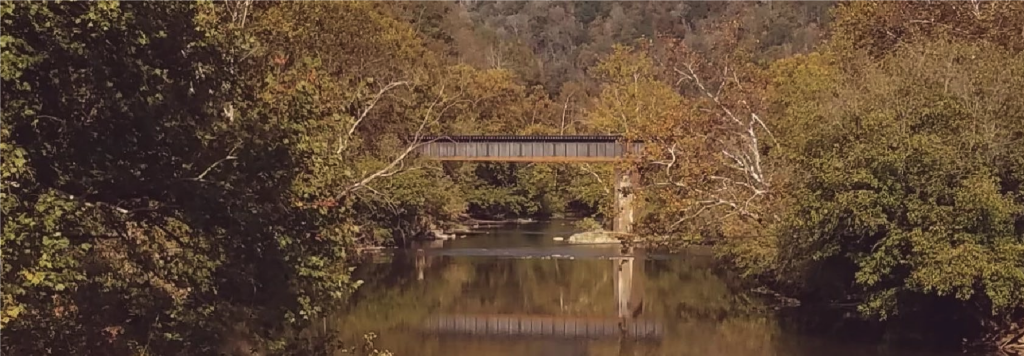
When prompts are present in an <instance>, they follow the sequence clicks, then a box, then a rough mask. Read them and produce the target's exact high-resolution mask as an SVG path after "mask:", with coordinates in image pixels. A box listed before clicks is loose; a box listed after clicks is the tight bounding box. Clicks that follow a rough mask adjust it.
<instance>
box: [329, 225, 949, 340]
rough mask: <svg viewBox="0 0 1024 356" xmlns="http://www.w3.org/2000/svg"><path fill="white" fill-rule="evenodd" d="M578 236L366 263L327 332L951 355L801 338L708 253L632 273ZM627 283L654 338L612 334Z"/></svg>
mask: <svg viewBox="0 0 1024 356" xmlns="http://www.w3.org/2000/svg"><path fill="white" fill-rule="evenodd" d="M572 233H573V229H572V228H571V225H570V224H568V223H567V222H559V221H555V222H550V223H536V224H529V225H514V226H506V227H503V228H496V229H493V230H491V231H489V233H486V234H480V235H476V236H473V237H469V238H465V239H459V240H454V241H446V242H444V243H443V244H440V245H435V246H432V247H423V248H420V249H413V250H409V251H403V252H398V253H395V254H393V255H390V256H387V257H384V258H381V259H378V260H377V261H375V262H369V263H366V264H364V265H363V266H361V267H360V268H359V269H358V270H357V271H356V276H357V277H358V278H360V279H362V280H364V281H366V282H365V284H364V285H363V286H362V287H361V288H360V289H359V291H358V292H357V294H356V296H355V297H354V298H353V300H352V302H351V304H350V305H348V306H347V307H346V308H343V310H341V311H339V313H338V316H336V317H333V318H330V319H329V320H328V321H327V323H326V324H325V325H324V328H325V331H328V332H331V333H335V334H336V335H341V336H343V338H345V339H348V340H358V339H360V338H361V336H362V335H363V334H364V333H366V332H374V333H376V334H378V335H379V336H380V337H379V339H378V340H377V341H376V345H377V347H379V348H382V349H387V350H390V351H392V352H394V353H395V354H396V355H415V356H432V355H480V356H499V355H537V356H541V355H552V356H570V355H700V356H707V355H721V356H741V355H743V356H746V355H750V356H754V355H758V356H760V355H779V356H782V355H786V356H789V355H792V356H801V355H807V356H811V355H814V356H817V355H829V356H847V355H848V356H854V355H857V356H859V355H909V356H913V355H943V354H940V353H925V352H910V351H907V350H896V349H891V348H885V347H881V346H878V345H875V344H866V343H856V342H852V341H840V340H837V339H834V338H823V337H811V336H807V335H802V334H799V333H797V332H795V331H792V330H793V328H788V327H786V325H783V323H782V322H780V321H779V320H778V319H777V318H775V317H774V316H773V314H772V313H771V310H770V308H766V307H765V306H764V305H763V304H762V302H761V300H759V299H758V298H757V297H755V296H753V295H750V294H749V293H747V292H745V291H743V290H741V289H739V288H737V287H735V283H733V281H732V280H731V279H730V278H729V277H727V276H726V275H725V274H724V273H721V272H718V271H716V270H715V269H714V268H713V264H712V261H711V260H710V257H708V256H706V255H700V254H691V255H682V256H680V255H677V256H668V255H646V254H638V255H636V257H637V259H635V260H634V261H633V263H634V264H633V265H631V267H630V271H632V273H631V274H630V276H631V279H630V278H627V277H623V273H624V272H620V271H619V269H618V268H620V267H618V266H620V264H619V263H621V262H622V261H625V260H628V258H627V259H623V257H629V256H627V255H624V254H623V252H622V251H621V248H620V247H619V246H617V245H571V244H567V243H565V242H559V241H555V240H554V239H553V238H554V237H568V236H569V235H571V234H572ZM622 278H627V279H630V280H631V281H632V282H631V283H632V284H631V285H630V288H629V290H630V292H628V293H627V292H622V291H621V290H620V291H619V293H627V294H628V296H629V298H626V299H629V301H630V308H631V309H630V310H629V313H630V314H631V315H630V317H632V318H633V319H632V320H634V321H635V322H636V323H640V324H643V325H647V327H648V328H649V329H650V330H652V331H651V332H649V333H647V334H645V335H647V336H646V337H644V336H643V335H640V334H643V333H640V334H637V333H633V334H629V333H627V334H626V335H625V336H623V334H621V333H616V332H611V333H609V332H607V331H608V330H607V329H605V327H607V326H608V325H609V324H608V323H609V322H612V323H615V322H617V321H618V320H619V319H618V318H617V316H618V314H617V313H619V310H620V309H618V304H617V302H618V301H620V300H621V299H622V298H617V296H618V294H617V291H616V288H617V286H619V284H617V283H618V281H619V280H620V279H622ZM623 295H626V294H623ZM638 328H639V327H638ZM616 330H618V329H616ZM638 330H639V329H638ZM653 330H657V332H654V331H653ZM637 335H639V336H637ZM953 354H957V355H962V354H961V353H949V354H948V355H953Z"/></svg>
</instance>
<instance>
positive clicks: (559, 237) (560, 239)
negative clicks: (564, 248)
mask: <svg viewBox="0 0 1024 356" xmlns="http://www.w3.org/2000/svg"><path fill="white" fill-rule="evenodd" d="M552 240H555V241H562V240H565V238H564V237H561V236H558V237H554V238H552Z"/></svg>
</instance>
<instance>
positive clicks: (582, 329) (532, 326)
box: [424, 315, 664, 339]
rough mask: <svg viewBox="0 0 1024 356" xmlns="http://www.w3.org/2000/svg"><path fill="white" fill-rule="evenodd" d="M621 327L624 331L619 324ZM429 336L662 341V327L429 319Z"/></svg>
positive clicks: (565, 320)
mask: <svg viewBox="0 0 1024 356" xmlns="http://www.w3.org/2000/svg"><path fill="white" fill-rule="evenodd" d="M620 322H622V323H624V330H623V329H620V327H619V323H620ZM424 328H425V329H426V330H427V331H431V332H441V333H453V334H470V335H519V336H529V335H533V336H555V337H570V338H572V337H595V338H596V337H618V336H621V335H622V334H623V332H625V334H626V336H629V337H634V338H655V339H657V338H661V337H662V335H663V334H664V327H663V326H662V325H661V323H658V322H656V321H653V320H645V319H625V320H624V319H618V318H582V317H553V316H536V315H440V316H434V317H431V318H429V319H428V320H427V321H426V323H425V324H424Z"/></svg>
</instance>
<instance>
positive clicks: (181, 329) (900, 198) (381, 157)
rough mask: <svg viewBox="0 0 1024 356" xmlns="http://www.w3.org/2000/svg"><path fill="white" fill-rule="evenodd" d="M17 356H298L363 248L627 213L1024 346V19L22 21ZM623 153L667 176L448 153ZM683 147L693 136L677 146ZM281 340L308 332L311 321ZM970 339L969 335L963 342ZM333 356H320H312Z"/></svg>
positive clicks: (823, 289)
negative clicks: (615, 178)
mask: <svg viewBox="0 0 1024 356" xmlns="http://www.w3.org/2000/svg"><path fill="white" fill-rule="evenodd" d="M0 16H2V37H0V45H2V61H3V64H2V80H3V83H2V85H3V91H2V93H0V94H2V101H3V108H2V115H3V116H2V120H3V122H2V127H0V140H2V144H0V151H2V156H3V157H2V158H3V159H2V180H3V186H2V192H0V194H2V209H3V211H2V213H3V214H2V215H3V216H2V223H3V236H2V243H3V245H2V246H3V262H2V267H3V296H2V297H3V299H2V302H3V307H2V320H0V321H2V324H0V325H2V329H3V342H2V344H3V346H2V348H3V351H4V352H5V353H7V352H10V353H16V354H118V355H120V354H149V353H154V351H153V350H160V352H158V353H161V354H163V353H167V354H178V353H182V354H205V353H209V352H213V350H214V349H215V348H216V347H218V345H219V340H221V339H222V338H223V337H224V335H226V334H227V333H229V332H230V331H231V330H228V329H229V328H230V327H229V325H225V324H224V323H223V321H224V320H230V318H232V317H237V316H245V317H246V318H249V319H252V320H261V321H266V322H265V323H266V324H267V325H272V326H271V327H266V328H262V329H260V330H259V331H258V333H257V334H258V335H256V337H258V338H259V339H260V340H262V341H263V342H264V343H266V345H265V346H266V347H267V348H268V349H269V350H277V351H279V352H282V353H283V352H286V350H290V351H289V352H298V353H302V352H303V351H295V350H299V349H297V346H295V345H290V344H289V342H287V338H285V337H284V335H289V334H290V333H292V332H293V331H294V330H297V329H299V328H301V327H302V326H303V325H304V324H305V323H308V322H309V321H310V320H311V318H313V317H314V316H316V315H320V314H322V313H323V312H324V305H329V302H331V301H338V300H343V299H344V298H347V296H348V295H350V293H351V291H352V290H353V289H354V288H357V287H358V285H359V283H360V282H358V281H355V280H352V279H351V278H349V277H350V273H349V272H350V270H351V265H352V264H351V257H352V256H353V255H354V252H355V251H356V250H358V249H359V248H363V247H370V246H382V245H388V246H393V245H403V244H406V243H408V241H409V240H410V239H413V238H415V237H417V236H418V235H420V234H422V233H424V232H425V231H428V230H431V229H434V228H437V227H444V226H450V225H451V224H453V223H455V222H457V221H459V219H462V218H464V216H466V215H472V216H476V217H483V218H502V217H526V216H535V217H537V216H540V217H543V216H554V215H562V214H566V213H569V212H577V213H582V214H585V215H593V216H598V217H600V216H610V215H611V214H613V211H612V210H611V209H612V199H613V194H612V189H613V187H612V181H611V177H612V171H613V169H616V168H618V169H635V170H639V171H640V172H641V173H642V177H643V179H642V181H641V182H640V187H639V189H638V190H637V191H636V193H637V194H638V195H639V197H640V198H641V200H642V201H643V205H642V207H643V209H642V213H641V214H640V216H639V225H638V226H637V229H636V234H635V236H632V237H630V238H629V239H628V241H627V242H628V243H632V244H637V245H641V246H647V247H652V248H663V249H668V250H673V249H678V248H681V247H684V246H686V245H689V244H712V245H714V246H715V248H716V250H717V251H718V255H719V257H720V258H721V260H722V261H723V262H725V263H726V264H727V265H728V266H731V267H732V268H734V269H736V270H737V271H739V272H741V273H743V274H744V275H745V276H746V277H749V279H750V280H751V281H755V282H757V283H761V284H764V285H767V286H770V287H772V288H774V289H776V290H778V291H779V292H781V293H784V294H786V295H791V296H796V297H798V298H800V299H801V300H804V301H807V302H810V303H817V304H820V305H832V304H851V303H852V304H853V305H857V306H858V309H859V311H860V312H861V313H860V314H859V315H861V317H863V318H867V319H870V320H879V321H884V323H883V325H884V326H885V327H888V328H889V330H892V331H897V330H903V329H914V330H924V331H932V332H936V329H942V331H943V332H947V333H951V334H945V335H946V336H955V337H952V338H949V339H952V340H960V339H962V338H967V339H969V340H973V341H976V342H978V343H979V344H983V345H988V346H994V347H1003V348H1009V347H1013V346H1014V345H1019V344H1022V343H1024V339H1022V335H1021V333H1022V332H1024V192H1022V185H1024V104H1022V101H1021V100H1020V95H1021V93H1024V54H1022V53H1024V52H1022V51H1024V3H1021V2H855V3H840V4H836V3H832V2H804V3H798V2H782V3H776V2H770V1H769V2H705V3H698V2H639V1H638V2H599V1H594V2H545V1H531V2H478V1H459V2H372V3H371V2H279V3H278V2H253V1H236V2H207V1H199V2H13V1H5V2H3V3H2V13H0ZM498 133H501V134H582V133H617V134H625V135H627V136H629V137H633V138H642V139H644V140H646V141H647V142H648V143H649V144H648V145H647V149H646V151H645V152H644V161H643V163H642V164H637V165H633V166H629V165H627V164H623V165H619V166H618V167H614V166H613V165H598V164H593V165H587V164H579V165H566V164H499V163H445V164H440V163H437V162H429V161H425V160H422V159H419V158H417V157H416V155H415V154H414V153H413V151H414V150H413V149H414V148H415V141H413V142H410V141H409V138H410V137H413V138H415V137H418V136H423V135H432V134H498ZM666 133H670V134H672V135H666ZM282 321H285V322H283V323H282ZM950 330H952V331H950ZM307 351H308V350H307Z"/></svg>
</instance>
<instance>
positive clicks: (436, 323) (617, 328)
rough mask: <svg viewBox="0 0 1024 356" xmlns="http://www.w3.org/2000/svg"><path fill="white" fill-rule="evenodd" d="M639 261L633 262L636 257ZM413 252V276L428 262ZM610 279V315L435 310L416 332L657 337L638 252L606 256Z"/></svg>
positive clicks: (657, 324) (661, 331)
mask: <svg viewBox="0 0 1024 356" xmlns="http://www.w3.org/2000/svg"><path fill="white" fill-rule="evenodd" d="M637 260H639V261H637ZM428 261H429V257H427V256H425V255H424V254H422V253H421V254H418V255H417V256H416V267H417V268H416V269H417V270H418V271H417V274H418V278H417V279H419V280H422V279H423V277H422V276H423V274H422V273H423V268H424V267H425V266H427V265H429V264H430V263H429V262H428ZM608 262H609V267H611V268H612V270H613V276H614V278H613V280H614V283H615V288H614V289H613V290H614V291H615V304H616V305H615V309H616V313H617V315H616V316H615V317H604V316H571V315H557V316H556V315H529V314H497V315H488V314H482V315H481V314H441V315H433V316H430V317H428V318H427V320H426V321H424V322H423V324H422V325H421V326H420V327H421V330H422V331H425V332H427V333H434V334H454V335H469V336H520V337H522V336H526V337H530V336H534V337H557V338H633V339H661V338H662V336H663V335H664V332H665V328H664V325H663V324H662V323H660V322H659V321H656V320H653V319H645V318H640V317H641V316H642V314H643V304H644V300H643V281H644V279H645V278H644V277H645V276H644V268H643V265H644V260H643V257H642V256H639V257H636V256H630V257H611V258H609V261H608Z"/></svg>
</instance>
